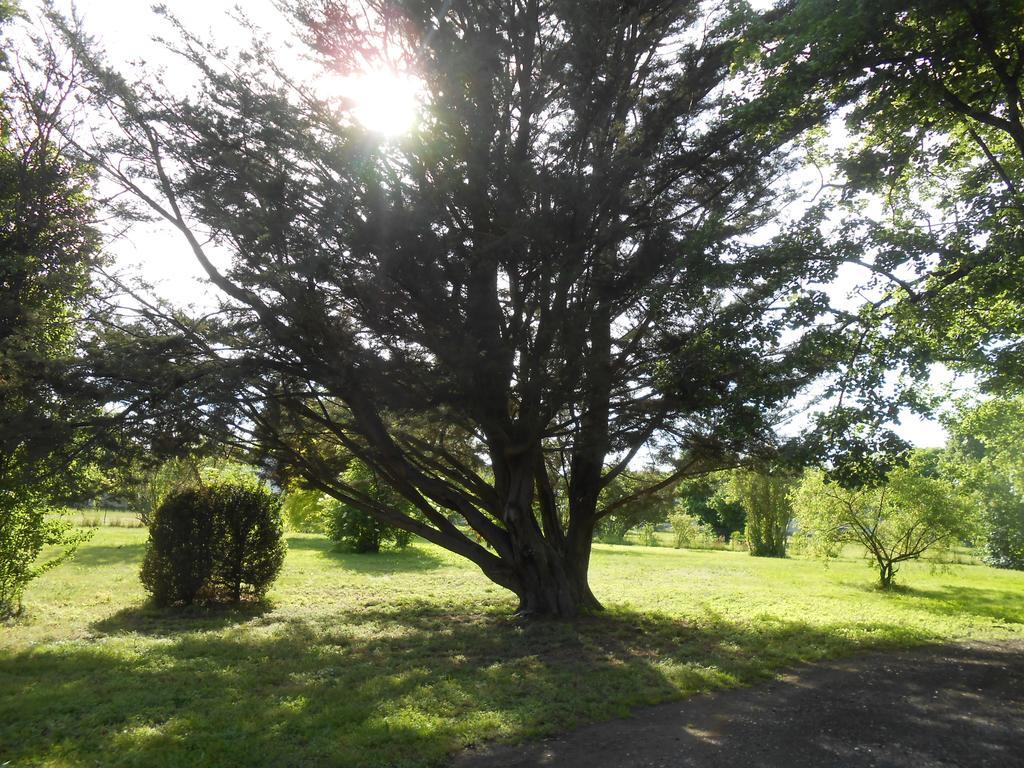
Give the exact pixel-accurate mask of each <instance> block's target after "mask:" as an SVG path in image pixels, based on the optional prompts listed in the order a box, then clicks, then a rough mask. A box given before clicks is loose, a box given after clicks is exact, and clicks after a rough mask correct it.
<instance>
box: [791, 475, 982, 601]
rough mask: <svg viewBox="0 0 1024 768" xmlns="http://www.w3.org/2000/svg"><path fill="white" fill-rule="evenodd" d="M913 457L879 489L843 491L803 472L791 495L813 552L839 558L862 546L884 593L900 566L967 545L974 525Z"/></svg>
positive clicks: (953, 492) (953, 494)
mask: <svg viewBox="0 0 1024 768" xmlns="http://www.w3.org/2000/svg"><path fill="white" fill-rule="evenodd" d="M922 470H923V467H922V462H921V461H919V460H918V458H917V457H916V456H915V457H913V458H912V460H911V463H910V466H908V467H905V468H901V469H896V470H894V471H893V472H892V473H891V474H890V477H889V481H888V482H887V483H886V484H884V485H881V486H873V487H872V486H868V487H863V488H858V489H847V488H843V487H841V486H839V485H838V484H836V483H831V482H828V480H827V478H826V477H825V474H824V473H823V472H821V471H820V470H811V471H808V472H806V473H805V475H804V477H803V480H802V481H801V482H800V485H799V486H798V487H797V489H796V490H795V492H794V494H793V505H794V508H795V509H796V512H797V519H798V522H799V525H800V529H801V532H802V534H803V535H807V536H810V537H811V541H812V542H813V546H814V549H815V552H816V553H817V554H819V555H821V556H823V557H826V558H834V557H836V556H837V555H838V553H839V550H840V548H841V546H842V545H843V544H844V543H848V542H853V543H856V544H860V545H861V546H863V547H864V548H865V550H866V552H867V555H868V557H869V560H870V561H871V562H872V564H873V565H874V567H876V568H877V569H878V578H879V583H880V585H881V586H882V587H883V588H889V587H891V586H892V583H893V578H894V576H895V575H896V572H897V571H898V570H899V566H900V564H901V563H903V562H905V561H907V560H915V559H917V558H919V557H921V555H922V554H924V553H925V552H926V551H928V550H939V549H943V548H947V547H950V546H952V545H954V544H957V543H959V542H962V541H964V540H969V539H970V538H971V537H973V536H974V535H975V533H976V532H977V521H976V519H975V518H974V517H973V515H972V512H971V510H970V509H969V507H968V506H967V505H966V504H965V503H964V501H963V500H962V499H961V498H960V495H959V493H958V492H957V489H956V488H955V487H954V486H953V485H952V484H951V483H950V482H949V481H948V480H945V479H942V478H939V477H934V476H929V475H928V474H926V473H925V472H924V471H922Z"/></svg>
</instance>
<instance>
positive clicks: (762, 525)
mask: <svg viewBox="0 0 1024 768" xmlns="http://www.w3.org/2000/svg"><path fill="white" fill-rule="evenodd" d="M792 489H793V479H792V478H791V477H789V476H788V475H783V474H773V473H769V472H765V471H756V470H752V469H737V470H733V471H732V472H730V473H729V476H728V479H727V480H726V481H725V484H724V487H723V488H722V495H723V497H724V498H725V499H726V500H727V501H730V502H733V503H735V504H739V505H740V506H742V507H743V511H744V512H745V513H746V526H745V528H744V533H745V536H746V541H747V547H748V548H749V549H750V554H752V555H754V556H755V557H785V556H786V537H787V535H788V534H789V524H790V522H792V520H793V507H792V504H791V503H790V499H789V494H790V491H791V490H792Z"/></svg>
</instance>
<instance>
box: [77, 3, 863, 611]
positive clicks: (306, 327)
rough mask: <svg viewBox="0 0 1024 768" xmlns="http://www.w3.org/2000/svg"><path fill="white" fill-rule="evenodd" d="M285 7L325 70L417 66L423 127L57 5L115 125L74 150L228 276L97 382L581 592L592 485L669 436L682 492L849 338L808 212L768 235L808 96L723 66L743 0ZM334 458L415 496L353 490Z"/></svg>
mask: <svg viewBox="0 0 1024 768" xmlns="http://www.w3.org/2000/svg"><path fill="white" fill-rule="evenodd" d="M286 5H287V6H288V8H289V10H290V11H291V12H292V14H293V16H294V18H295V19H296V20H297V23H298V30H299V34H300V36H301V38H302V40H303V42H304V43H305V44H307V45H308V47H309V50H310V53H311V55H312V56H313V57H314V58H315V59H316V61H317V62H318V63H319V64H320V65H321V66H322V67H323V69H324V70H325V71H326V72H329V73H332V74H334V75H345V74H348V73H353V72H359V71H365V70H367V69H373V68H378V67H390V68H397V69H398V70H400V71H402V72H408V73H410V74H411V75H413V76H415V77H416V78H418V79H419V80H420V81H421V82H422V84H423V101H424V111H423V116H422V120H421V124H420V125H419V127H418V129H417V130H415V131H414V132H413V133H411V134H410V135H408V136H405V137H402V138H401V139H399V140H397V141H392V142H382V141H380V140H379V138H378V137H375V136H374V135H372V134H371V133H370V132H368V131H367V130H366V129H365V128H364V127H363V126H361V125H360V124H359V122H358V121H356V120H354V119H353V118H352V116H351V110H350V109H349V106H350V105H346V103H345V102H344V99H341V100H338V99H331V98H327V97H323V96H321V95H319V94H318V93H317V92H316V91H315V89H313V88H312V87H311V86H309V85H308V83H306V82H302V81H297V80H296V79H293V77H291V76H290V75H289V73H287V72H285V71H283V69H284V68H283V67H281V66H278V58H277V54H276V52H275V50H274V49H273V48H272V47H271V46H269V45H267V44H265V43H264V42H261V40H260V39H259V38H257V39H256V40H255V41H254V42H253V44H252V45H251V46H248V47H247V48H246V49H245V50H244V51H241V52H230V51H223V50H220V49H219V48H216V47H214V46H212V45H208V44H205V43H204V42H203V41H201V40H200V39H198V38H197V37H194V36H192V35H190V34H189V33H188V32H187V31H186V30H184V29H183V28H181V27H180V26H179V28H178V31H179V42H177V43H176V44H175V46H176V50H177V51H178V52H179V53H180V54H181V56H182V57H183V59H184V60H185V62H187V63H188V64H190V65H191V66H192V67H194V69H195V71H196V72H197V74H198V75H199V79H200V84H199V86H198V87H197V89H196V90H195V92H193V93H190V94H189V95H188V96H187V97H179V96H176V95H175V94H173V93H171V92H169V91H168V90H167V89H165V88H162V87H161V85H160V83H159V82H154V81H153V80H148V81H146V80H144V81H142V82H141V83H137V84H132V85H130V84H129V82H128V80H127V79H126V78H124V77H121V76H120V75H118V74H117V73H116V72H114V71H112V70H111V69H109V68H108V67H107V66H106V65H105V64H103V63H102V61H101V59H100V58H99V57H98V56H97V55H96V53H95V51H94V50H93V48H92V47H91V46H90V45H89V42H88V40H87V38H85V36H84V35H82V34H80V33H77V32H76V31H75V30H74V29H73V28H71V26H69V25H67V24H66V23H64V22H61V21H60V20H58V22H57V23H58V24H61V23H64V29H65V32H66V33H67V40H68V43H69V45H70V46H71V48H72V49H73V50H74V52H75V53H76V55H77V56H78V57H79V58H80V60H82V61H83V62H85V64H86V68H87V70H88V72H89V76H88V77H87V78H85V80H84V81H83V82H82V86H83V88H84V89H86V90H87V91H88V92H90V93H91V95H92V98H93V101H94V103H95V104H96V105H97V106H99V107H101V108H102V110H103V113H104V114H106V115H109V116H111V117H112V118H113V123H114V127H115V130H113V131H112V132H111V133H110V135H109V136H108V140H107V141H106V142H104V143H102V145H100V146H95V145H86V144H84V143H83V144H82V149H83V151H85V152H86V153H87V154H88V156H89V157H90V158H91V159H92V160H93V162H95V163H96V164H97V166H98V167H100V168H102V169H103V170H104V171H105V172H106V174H107V175H108V176H109V178H110V179H112V180H114V181H116V182H118V183H119V184H121V185H122V186H123V187H124V188H125V189H126V190H128V191H130V192H131V193H132V194H133V195H134V196H135V198H136V200H138V201H140V202H141V204H142V205H143V207H144V208H145V209H146V210H148V212H149V213H150V214H154V213H155V214H156V215H158V216H160V217H162V218H163V219H165V220H166V221H168V222H170V223H171V224H172V225H173V226H174V227H175V228H176V229H177V230H178V231H179V232H180V234H181V235H182V237H183V242H184V243H185V245H186V247H187V249H188V250H189V251H190V252H191V256H192V257H194V258H195V259H198V261H199V263H200V264H201V265H202V266H203V268H204V269H205V270H206V273H207V275H208V276H209V279H210V281H211V282H212V283H213V284H214V285H215V286H216V287H217V288H219V289H220V290H221V291H222V293H223V296H224V302H223V305H222V308H221V311H220V312H219V313H216V314H214V315H212V316H206V317H203V318H201V319H199V318H189V317H187V316H185V315H184V314H182V313H180V312H170V311H166V310H164V309H161V308H160V307H157V306H150V307H148V308H145V309H144V310H143V312H142V314H143V316H144V317H143V318H142V320H139V321H135V320H133V321H131V322H130V321H129V320H128V319H120V320H119V319H116V318H115V319H114V320H113V321H112V322H114V323H115V324H119V326H120V327H119V328H116V329H114V330H112V331H109V332H108V333H107V335H106V339H107V343H108V346H109V348H110V349H113V350H115V351H116V350H118V349H121V350H126V349H130V350H131V353H130V355H129V354H122V355H121V356H119V357H116V363H115V364H111V365H110V366H109V367H108V368H106V369H104V368H103V367H102V366H98V368H97V380H98V381H101V382H103V383H105V384H107V385H108V386H109V387H110V391H111V392H112V393H113V394H112V395H111V397H112V398H114V399H117V400H119V401H121V402H125V403H130V408H129V410H130V412H131V413H132V414H142V413H144V412H145V409H146V407H147V404H148V405H150V406H152V407H153V409H154V410H153V411H151V412H150V413H151V414H155V413H157V409H158V408H162V409H163V410H160V411H159V413H160V414H166V413H168V412H170V411H177V412H189V413H196V412H198V413H200V414H202V415H204V416H205V419H206V421H205V422H204V423H205V424H207V425H208V426H209V428H211V429H213V426H212V425H218V426H219V427H226V428H227V429H228V431H230V433H231V434H232V435H233V436H234V437H235V439H239V436H240V435H244V434H246V433H247V432H248V434H250V435H252V436H253V439H255V435H256V434H258V435H259V439H260V441H261V442H262V443H263V444H264V445H266V446H268V447H269V449H271V450H272V451H273V452H274V453H275V454H276V457H277V460H279V461H286V462H289V463H290V464H291V465H293V466H294V467H296V468H297V470H298V471H299V472H300V473H301V474H302V476H303V479H304V481H305V482H306V483H308V484H310V485H311V486H312V487H316V488H319V489H321V490H323V491H324V492H326V493H328V494H330V495H332V496H334V497H335V498H337V499H338V500H339V501H342V502H345V503H348V504H351V505H353V506H358V507H360V508H362V509H364V510H366V511H367V512H369V513H371V514H373V515H375V516H377V517H379V518H380V519H382V520H384V521H386V522H388V523H391V524H393V525H396V526H398V527H401V528H403V529H405V530H408V531H411V532H414V533H417V534H419V535H421V536H423V537H424V538H426V539H428V540H430V541H433V542H435V543H437V544H440V545H441V546H443V547H446V548H448V549H450V550H452V551H454V552H457V553H459V554H461V555H464V556H466V557H468V558H469V559H471V560H472V561H474V562H475V563H477V564H478V565H479V566H480V568H481V569H482V570H483V572H484V573H485V574H487V576H489V577H490V578H491V579H493V580H494V581H496V582H497V583H499V584H501V585H503V586H505V587H507V588H508V589H510V590H512V591H513V592H515V593H516V594H517V595H518V596H519V597H520V601H521V609H522V611H524V612H527V613H541V614H557V615H571V614H573V613H575V612H576V611H578V610H579V609H580V608H594V607H597V606H598V603H597V600H596V599H595V598H594V596H593V595H592V594H591V592H590V589H589V586H588V584H587V577H586V573H587V564H588V561H589V551H590V542H591V538H592V535H593V532H594V528H595V525H596V524H597V523H598V521H599V520H600V519H601V518H602V517H603V516H604V515H607V514H610V513H611V512H613V511H614V509H613V508H612V506H609V507H602V506H600V504H599V499H600V497H601V493H602V489H603V488H604V487H606V486H607V485H608V484H609V483H612V482H613V481H614V480H615V478H616V477H617V476H618V475H619V474H620V473H621V472H622V471H623V470H624V469H625V468H626V467H627V466H628V465H629V463H630V462H631V461H632V460H633V459H634V457H635V456H636V455H637V454H638V452H639V451H640V450H641V449H643V448H644V447H645V446H652V445H654V446H662V447H664V448H666V449H667V450H669V451H670V452H672V453H674V454H676V455H677V456H679V457H680V458H679V460H678V467H677V469H676V471H674V472H673V473H671V474H670V475H669V476H668V477H667V478H665V479H664V480H663V481H660V482H664V483H666V484H670V483H672V482H675V481H677V480H679V479H680V478H682V477H686V476H688V475H690V474H695V473H698V472H702V471H707V470H708V469H710V468H713V467H716V466H719V465H721V464H723V463H732V462H734V461H735V457H736V455H738V454H740V453H743V454H744V455H751V454H756V453H758V452H760V451H771V450H773V449H774V448H775V447H776V446H775V443H776V438H775V435H774V431H773V425H774V421H775V417H776V415H777V413H778V412H779V409H780V408H781V407H783V406H784V405H785V404H787V403H788V402H790V401H791V399H792V397H793V396H794V395H795V394H796V393H798V392H800V391H801V390H802V388H804V387H805V386H806V385H808V384H809V383H811V382H812V381H813V380H814V379H815V378H816V377H817V376H818V375H819V374H820V373H821V372H822V371H825V370H828V369H829V368H830V366H832V365H833V362H834V360H835V359H836V358H837V357H838V356H848V355H849V353H850V346H849V343H848V341H847V340H846V338H845V337H844V336H839V335H835V334H833V333H832V330H831V329H830V328H828V327H826V326H825V325H818V324H816V323H815V321H816V319H817V318H818V316H819V315H820V314H821V312H822V311H823V310H824V308H825V301H824V298H823V295H822V294H821V293H820V292H817V291H812V290H810V289H809V288H807V285H808V284H809V282H810V281H811V279H812V278H813V279H814V280H818V281H826V282H827V281H828V280H829V279H830V277H831V276H832V275H833V274H834V272H835V268H836V266H837V265H836V264H835V262H834V260H832V259H831V258H818V257H817V254H818V253H819V252H821V249H820V248H819V247H818V243H817V242H816V241H815V240H814V238H810V237H809V236H808V235H807V234H806V233H801V234H799V235H796V234H790V233H787V232H783V233H782V234H779V235H778V236H777V237H775V238H770V237H767V236H766V235H770V234H771V230H769V229H768V227H769V225H777V223H778V210H779V208H780V206H782V205H784V204H785V202H786V200H787V199H788V198H787V193H786V191H785V188H784V185H781V184H780V177H782V176H783V175H784V173H785V171H786V169H787V167H788V163H789V162H790V161H789V160H787V154H786V152H784V151H783V150H784V148H785V147H786V146H787V143H788V142H790V141H791V140H792V139H793V138H794V137H795V136H796V135H798V133H799V132H800V131H801V130H802V129H803V128H804V127H806V122H802V121H801V120H786V121H777V120H776V121H768V120H765V119H764V110H763V109H762V108H761V107H760V102H759V97H760V94H759V92H758V91H757V88H756V82H755V81H751V82H749V83H744V82H741V80H740V78H741V76H742V75H741V74H740V73H739V70H737V69H736V68H735V67H734V60H735V55H736V53H737V50H738V46H739V45H740V42H741V40H742V36H743V34H744V30H746V29H748V27H749V26H750V25H751V24H752V23H753V22H754V21H756V20H757V16H756V14H754V13H752V12H751V11H749V10H748V9H745V8H743V7H742V6H738V7H736V8H733V7H731V6H726V7H723V8H721V9H718V10H710V11H709V9H708V8H707V7H706V6H705V5H704V4H701V3H698V2H678V1H674V2H662V1H656V0H648V1H646V2H641V3H634V4H629V5H623V4H621V3H617V2H614V3H613V2H594V3H588V4H578V3H575V2H563V1H560V0H553V1H551V2H539V1H534V0H531V1H530V2H525V3H520V4H507V3H498V2H484V3H449V4H445V5H444V6H443V9H442V11H441V12H440V14H439V13H438V10H437V6H436V3H426V2H417V1H416V0H409V1H408V2H401V3H382V2H375V1H370V2H365V3H362V4H360V7H358V8H355V7H353V6H351V5H350V4H347V3H340V2H317V3H312V2H292V3H287V4H286ZM218 248H220V249H223V250H224V251H226V252H228V253H229V254H230V260H229V263H225V261H224V260H222V259H220V258H218V254H217V253H216V250H217V249H218ZM133 323H134V324H133ZM118 334H120V336H119V335H118ZM119 339H120V346H118V344H119ZM140 339H141V341H140ZM154 340H155V341H154ZM155 361H162V362H163V363H170V368H169V369H165V368H162V367H161V366H160V365H157V364H156V362H155ZM126 366H127V367H128V368H129V369H130V370H131V375H130V376H125V368H126ZM147 380H148V384H147V383H146V382H147ZM154 394H160V395H162V396H163V398H164V399H163V401H162V405H160V406H158V405H157V403H158V402H159V398H157V397H154ZM168 403H173V405H172V406H169V405H168ZM149 418H151V419H154V420H157V419H158V418H159V417H157V416H155V415H151V416H150V417H149ZM452 446H459V448H458V449H456V448H453V447H452ZM341 452H344V453H346V454H350V455H352V456H355V457H357V458H358V459H359V460H360V461H361V462H363V463H364V464H365V465H366V466H367V467H369V468H371V469H372V470H373V471H374V472H375V473H376V474H377V475H378V476H379V477H381V478H383V479H385V480H386V481H387V482H388V483H389V484H390V485H392V486H393V487H394V488H395V489H396V490H397V491H398V492H399V493H401V494H402V495H403V496H404V497H405V498H407V499H408V500H409V501H410V502H411V503H412V504H413V505H414V506H415V508H416V510H417V515H416V516H410V515H405V514H402V513H400V512H399V511H397V510H395V509H392V508H385V507H382V506H381V505H378V504H376V503H374V501H373V499H371V498H369V497H368V496H367V495H366V494H363V493H361V492H360V491H359V490H358V489H357V488H354V487H352V486H350V485H348V484H346V483H345V482H344V479H343V477H342V473H341V472H339V471H337V470H338V466H337V461H336V457H337V456H338V455H339V454H340V453H341ZM650 490H651V491H653V490H656V488H655V489H650ZM646 492H647V489H641V490H640V491H638V493H646ZM619 501H620V502H621V501H622V500H619ZM561 510H564V513H563V512H561ZM449 512H454V513H457V514H458V515H461V516H462V518H463V519H465V520H466V521H467V523H468V524H469V526H470V527H471V528H472V529H473V531H474V532H475V535H474V536H470V535H468V534H467V533H466V532H464V531H462V530H459V529H458V528H457V527H456V526H455V525H453V524H452V523H451V522H450V520H449V517H448V514H447V513H449ZM477 538H479V540H480V541H482V543H479V542H478V540H477Z"/></svg>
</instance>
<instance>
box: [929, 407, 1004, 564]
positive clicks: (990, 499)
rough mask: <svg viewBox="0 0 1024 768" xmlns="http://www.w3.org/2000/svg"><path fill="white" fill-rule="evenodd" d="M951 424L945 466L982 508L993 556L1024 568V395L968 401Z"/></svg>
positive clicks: (989, 558) (998, 561)
mask: <svg viewBox="0 0 1024 768" xmlns="http://www.w3.org/2000/svg"><path fill="white" fill-rule="evenodd" d="M946 427H947V429H948V430H949V442H948V444H947V447H946V451H945V453H944V455H943V457H942V461H941V469H942V471H943V473H944V474H946V475H948V476H949V477H951V478H953V479H954V480H955V482H956V483H957V484H958V487H959V488H960V489H962V492H963V493H965V494H969V497H970V501H971V503H972V504H973V505H975V506H976V507H977V508H978V509H979V510H980V512H981V517H982V523H983V528H984V534H985V538H986V549H987V557H986V559H987V561H988V562H989V563H991V564H992V565H995V566H998V567H1000V568H1017V569H1024V396H1017V397H1014V398H997V399H992V400H987V401H985V402H982V403H978V404H975V405H965V406H962V407H961V408H959V409H958V410H957V412H956V413H955V414H954V415H953V416H952V417H951V418H950V419H948V420H947V422H946Z"/></svg>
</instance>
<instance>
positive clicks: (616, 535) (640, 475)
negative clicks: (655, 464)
mask: <svg viewBox="0 0 1024 768" xmlns="http://www.w3.org/2000/svg"><path fill="white" fill-rule="evenodd" d="M665 477H666V475H665V473H663V472H656V471H631V470H626V471H624V472H622V474H620V475H619V476H618V477H616V478H615V479H614V480H613V481H612V482H611V483H609V484H608V485H607V486H605V488H604V491H603V492H602V496H601V503H602V504H603V505H606V506H607V505H610V504H616V503H617V502H618V501H620V500H621V499H625V500H626V502H625V503H624V504H622V505H620V506H617V507H616V509H615V511H614V512H613V513H611V514H608V515H606V516H604V517H603V518H601V520H600V522H599V523H598V524H597V529H596V534H597V537H598V538H599V539H600V540H601V541H604V542H607V543H611V544H621V543H623V542H624V541H625V540H626V534H627V533H629V532H630V531H631V530H633V529H634V528H637V527H639V526H643V525H656V524H658V523H664V522H666V521H667V520H668V516H669V513H670V512H671V511H672V506H673V499H672V494H671V493H670V492H667V491H662V492H660V493H648V494H639V495H638V492H639V491H643V490H644V489H646V488H650V487H652V486H655V485H657V484H658V483H659V482H661V481H662V480H664V479H665Z"/></svg>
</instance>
